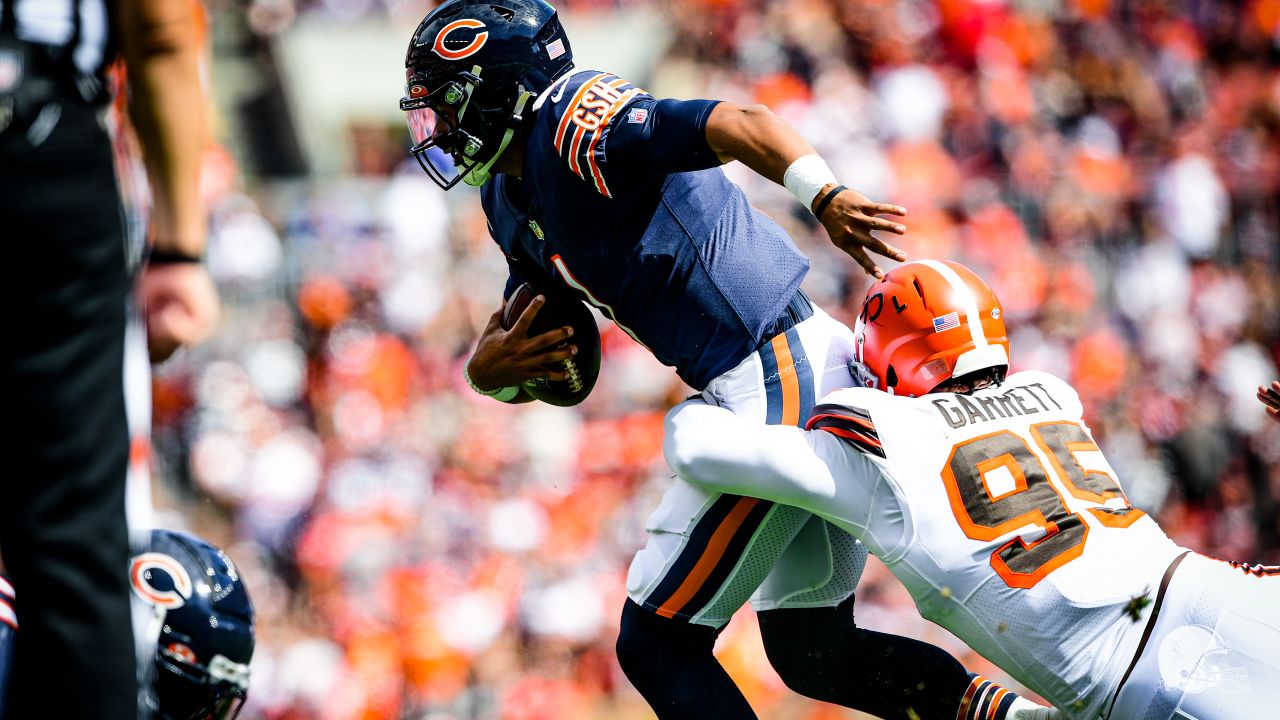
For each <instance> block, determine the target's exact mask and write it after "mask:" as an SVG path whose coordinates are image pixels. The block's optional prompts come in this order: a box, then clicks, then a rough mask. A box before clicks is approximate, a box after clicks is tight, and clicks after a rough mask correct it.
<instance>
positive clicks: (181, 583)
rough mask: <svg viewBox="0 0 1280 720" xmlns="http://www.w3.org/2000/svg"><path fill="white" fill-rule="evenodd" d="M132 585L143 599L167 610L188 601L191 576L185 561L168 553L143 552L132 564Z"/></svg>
mask: <svg viewBox="0 0 1280 720" xmlns="http://www.w3.org/2000/svg"><path fill="white" fill-rule="evenodd" d="M129 584H130V585H132V586H133V591H134V592H136V593H138V596H139V597H141V598H142V599H143V600H146V601H147V602H149V603H151V604H152V605H155V606H157V607H162V608H165V609H166V610H174V609H176V608H180V607H182V606H183V605H186V604H187V599H188V598H190V597H191V589H192V588H191V576H190V575H187V569H186V568H184V567H182V563H180V562H178V561H177V560H174V559H173V558H172V557H170V556H168V555H165V554H164V553H154V552H150V553H143V554H141V555H138V556H137V557H135V558H134V559H133V563H131V564H130V565H129Z"/></svg>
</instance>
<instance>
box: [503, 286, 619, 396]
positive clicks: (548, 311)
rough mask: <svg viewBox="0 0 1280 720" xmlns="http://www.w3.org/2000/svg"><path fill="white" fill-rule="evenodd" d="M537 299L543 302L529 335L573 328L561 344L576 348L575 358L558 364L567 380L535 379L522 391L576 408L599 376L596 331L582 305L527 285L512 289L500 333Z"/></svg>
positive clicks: (576, 301)
mask: <svg viewBox="0 0 1280 720" xmlns="http://www.w3.org/2000/svg"><path fill="white" fill-rule="evenodd" d="M538 295H544V296H546V298H547V302H546V304H544V305H543V306H542V309H541V310H539V311H538V314H537V316H535V317H534V318H533V324H532V325H531V326H530V327H529V335H530V336H533V335H539V334H541V333H544V332H547V331H548V330H552V329H554V328H557V327H561V326H565V325H568V326H569V327H572V328H573V337H571V338H569V339H568V340H566V341H565V343H572V344H574V345H576V346H578V354H577V355H575V356H573V357H571V358H569V359H568V360H564V361H562V362H561V363H560V364H561V365H562V366H563V368H564V371H565V373H567V374H568V376H569V377H568V378H567V379H565V380H547V379H546V378H537V379H534V380H530V381H528V382H526V383H524V390H525V392H527V393H529V394H530V395H531V396H533V397H534V399H536V400H541V401H542V402H544V403H548V404H550V405H559V406H561V407H568V406H570V405H577V404H578V403H580V402H582V401H583V400H585V399H586V398H587V396H588V395H590V394H591V389H592V388H594V387H595V385H596V379H597V378H598V377H599V376H600V329H599V328H598V327H596V318H595V316H594V315H592V314H591V310H590V309H589V308H588V307H587V306H586V303H583V302H582V301H581V300H578V299H576V298H573V297H571V296H569V295H566V294H562V293H551V292H543V291H540V290H538V289H537V288H535V287H534V286H533V285H531V284H530V283H524V284H523V285H521V286H520V287H518V288H516V290H515V292H513V293H512V294H511V298H510V299H508V300H507V304H506V305H505V306H504V307H503V308H502V329H503V330H510V329H511V328H512V326H514V325H515V324H516V320H518V319H519V318H520V315H521V313H523V312H524V311H525V308H527V307H529V303H531V302H533V299H534V298H535V297H537V296H538ZM565 343H561V344H565Z"/></svg>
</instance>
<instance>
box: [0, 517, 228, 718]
mask: <svg viewBox="0 0 1280 720" xmlns="http://www.w3.org/2000/svg"><path fill="white" fill-rule="evenodd" d="M129 584H130V585H131V586H132V587H133V592H134V595H135V596H136V597H137V598H138V600H139V601H140V602H141V603H143V604H144V605H145V607H146V608H147V610H148V615H149V616H150V623H149V626H148V627H144V628H135V631H137V632H139V633H141V634H142V637H144V638H146V648H147V649H146V653H147V656H148V657H146V658H140V659H139V662H138V668H139V674H140V676H141V677H139V687H140V688H141V691H140V692H141V695H142V697H141V698H139V705H140V706H141V708H143V709H142V710H141V711H140V712H141V717H144V718H146V720H232V719H233V718H235V717H236V716H237V715H239V714H240V709H241V707H242V706H243V705H244V701H245V698H246V697H247V696H248V691H249V660H250V658H252V656H253V645H254V638H253V605H252V604H251V603H250V601H249V593H248V591H247V590H246V589H245V586H244V582H243V580H242V579H241V578H240V573H239V571H238V570H237V569H236V566H235V563H233V562H232V561H231V558H229V557H227V555H226V554H225V553H223V552H222V551H221V550H219V549H218V548H216V547H214V546H213V545H210V544H209V543H207V542H205V541H204V540H201V539H200V538H197V537H194V536H192V535H188V534H186V533H180V532H175V531H172V530H153V531H152V532H151V538H150V542H149V543H148V545H147V547H146V548H145V549H144V550H143V551H142V552H139V553H137V554H136V555H134V556H133V558H132V559H131V561H130V564H129ZM19 592H20V589H19V591H15V589H14V587H13V586H12V585H11V584H9V582H8V581H7V580H6V579H5V578H3V577H2V576H0V717H4V689H5V685H6V683H7V680H8V676H9V671H10V669H11V668H10V664H11V662H12V655H13V643H14V642H16V641H17V640H18V630H19V621H20V616H19V614H18V613H17V612H15V609H16V607H15V606H16V603H17V602H19V600H18V598H20V597H21V595H20V594H19Z"/></svg>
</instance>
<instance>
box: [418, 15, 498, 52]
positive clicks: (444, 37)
mask: <svg viewBox="0 0 1280 720" xmlns="http://www.w3.org/2000/svg"><path fill="white" fill-rule="evenodd" d="M483 27H484V23H482V22H480V21H479V20H476V19H474V18H463V19H461V20H454V21H453V22H451V23H449V24H448V25H445V26H444V27H443V28H441V29H440V33H439V34H438V35H436V41H435V42H434V43H433V44H432V45H431V51H432V52H434V53H435V54H437V55H439V56H440V57H442V58H444V59H445V60H461V59H462V58H465V57H469V56H471V55H475V54H476V53H477V52H479V51H480V48H482V47H484V43H485V41H486V40H488V39H489V33H488V31H484V32H474V31H478V30H480V29H481V28H483ZM459 30H461V31H462V32H456V31H459ZM469 31H470V32H469ZM450 34H455V35H456V37H453V38H450V37H449V35H450ZM468 36H470V38H469V39H468ZM450 43H455V44H456V43H466V44H465V45H464V46H462V47H460V48H457V49H456V50H451V49H450V48H449V44H450Z"/></svg>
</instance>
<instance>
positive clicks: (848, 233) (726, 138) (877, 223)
mask: <svg viewBox="0 0 1280 720" xmlns="http://www.w3.org/2000/svg"><path fill="white" fill-rule="evenodd" d="M707 143H708V144H710V145H711V149H712V150H713V151H714V152H715V154H716V156H717V157H718V158H719V159H720V161H721V162H730V161H732V160H738V161H740V162H741V163H742V164H744V165H746V166H747V167H749V168H751V169H752V170H754V171H756V172H757V173H759V174H760V175H762V176H764V177H766V178H768V179H770V180H772V181H773V182H776V183H778V184H779V185H785V186H786V187H787V189H788V190H791V191H792V194H794V195H796V196H797V199H800V198H803V199H802V200H801V202H804V203H806V204H808V206H809V209H810V210H811V211H813V212H814V214H815V215H817V216H818V220H819V222H821V223H822V226H823V227H824V228H826V230H827V234H828V235H830V236H831V242H833V243H835V245H836V247H838V248H840V249H841V250H843V251H845V252H846V253H848V254H849V256H850V257H852V258H853V259H854V260H856V261H857V263H858V264H859V265H861V266H862V269H864V270H866V271H867V273H868V274H870V275H874V276H875V277H877V278H879V277H882V276H883V275H884V272H883V271H882V270H881V269H880V267H879V266H877V265H876V263H875V261H874V260H873V259H872V258H871V256H870V255H869V254H868V252H867V251H870V252H873V253H876V254H877V255H883V256H884V257H889V258H893V259H894V260H898V261H899V262H901V261H904V260H906V259H907V255H906V253H904V252H902V251H901V250H899V249H898V248H896V247H894V246H892V245H889V244H887V243H885V242H884V241H883V240H881V239H879V238H877V237H876V236H874V235H872V234H871V231H872V230H882V231H885V232H891V233H894V234H896V235H902V234H903V233H905V232H906V231H907V229H906V227H905V226H904V225H902V224H901V223H898V222H895V221H893V220H886V219H884V218H879V217H876V216H877V215H906V213H907V211H906V209H905V208H903V207H901V206H898V205H890V204H887V203H877V202H872V201H871V200H869V199H868V198H867V197H866V196H865V195H863V194H862V193H860V192H858V191H857V190H853V189H845V190H843V191H841V192H838V193H835V194H834V195H833V194H832V191H833V190H835V189H836V188H837V187H843V186H839V185H838V184H837V183H836V180H835V177H834V176H833V175H832V174H831V170H830V169H829V168H827V166H826V163H824V162H822V159H821V158H819V157H818V155H817V153H816V152H815V151H814V149H813V146H812V145H810V144H809V143H808V142H807V141H805V139H804V138H803V137H801V136H800V134H799V133H797V132H796V131H795V130H794V129H793V128H792V127H791V126H790V125H787V124H786V123H785V122H783V120H782V119H781V118H779V117H778V116H777V115H775V114H774V113H773V111H771V110H770V109H769V108H767V107H765V106H764V105H737V104H735V103H730V102H721V103H718V104H717V105H716V106H715V108H714V109H712V111H711V114H710V116H709V117H708V118H707ZM806 187H807V188H808V189H807V190H806V189H805V188H806Z"/></svg>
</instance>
